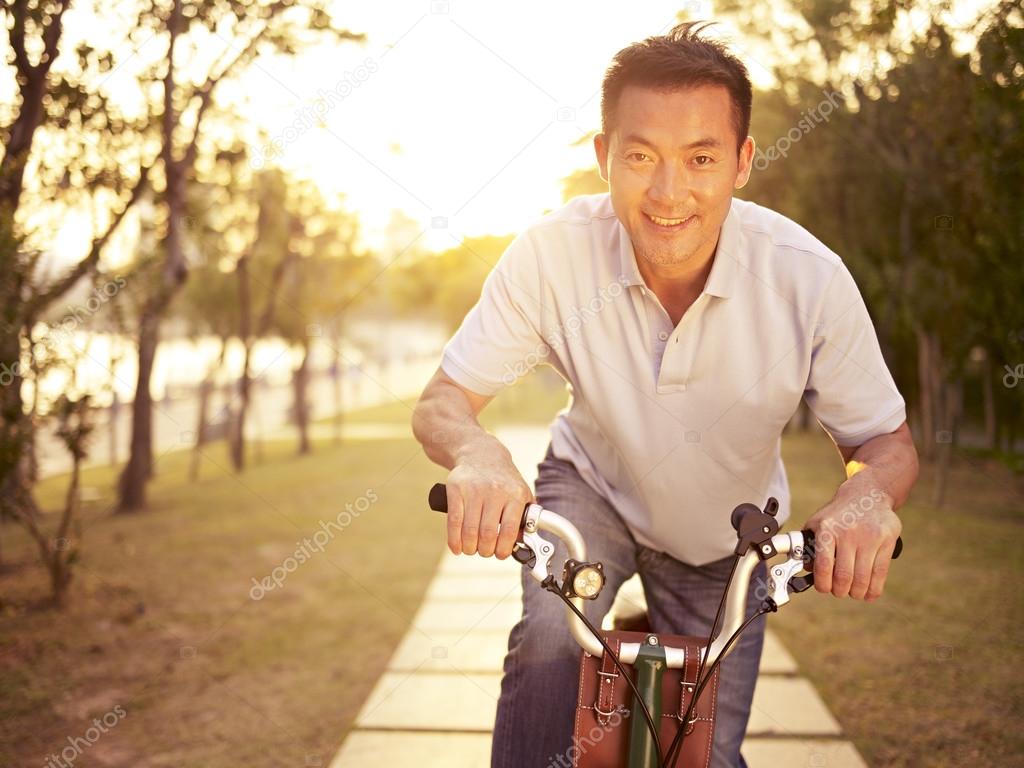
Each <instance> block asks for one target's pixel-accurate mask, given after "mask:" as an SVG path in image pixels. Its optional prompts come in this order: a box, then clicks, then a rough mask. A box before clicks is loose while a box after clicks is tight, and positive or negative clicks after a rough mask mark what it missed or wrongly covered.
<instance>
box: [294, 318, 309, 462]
mask: <svg viewBox="0 0 1024 768" xmlns="http://www.w3.org/2000/svg"><path fill="white" fill-rule="evenodd" d="M309 350H310V343H309V338H308V337H304V338H303V340H302V362H301V363H299V367H298V368H296V369H295V373H294V374H293V375H292V380H293V382H294V385H295V406H294V407H295V426H296V427H297V428H298V430H299V454H300V455H304V454H307V453H309V452H310V451H311V450H312V449H311V446H310V443H309V400H308V398H307V397H306V393H307V390H308V388H309Z"/></svg>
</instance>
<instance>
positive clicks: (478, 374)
mask: <svg viewBox="0 0 1024 768" xmlns="http://www.w3.org/2000/svg"><path fill="white" fill-rule="evenodd" d="M541 303H542V295H541V275H540V266H539V260H538V258H537V255H536V253H535V251H534V248H533V245H532V243H531V242H530V239H529V237H528V236H527V234H525V233H524V234H522V235H520V236H519V237H517V238H516V239H515V240H513V241H512V243H511V244H510V245H509V246H508V248H507V249H506V250H505V252H504V253H503V254H502V256H501V258H500V259H499V260H498V263H497V264H496V265H495V266H494V269H492V270H491V272H490V274H488V275H487V279H486V280H484V285H483V289H482V291H481V294H480V299H479V300H478V301H477V303H476V305H475V306H474V307H473V308H472V309H471V310H470V311H469V313H468V314H467V315H466V317H465V318H464V319H463V321H462V324H461V325H460V326H459V329H458V330H457V331H456V332H455V335H454V336H452V338H451V339H450V340H449V341H448V343H447V344H446V345H445V347H444V351H443V353H442V356H441V369H442V370H443V371H444V372H445V373H446V374H448V376H450V377H451V378H452V379H453V380H454V381H455V382H456V383H457V384H459V385H460V386H463V387H465V388H466V389H468V390H470V391H472V392H476V393H477V394H480V395H495V394H497V393H498V392H499V391H501V389H502V388H504V387H506V386H508V385H510V384H514V383H515V382H516V380H517V379H519V378H520V377H521V376H524V375H525V374H526V373H528V372H529V371H531V370H533V369H534V368H535V367H536V366H537V365H538V364H539V363H542V362H545V358H546V357H547V355H548V354H549V353H550V350H549V348H548V347H547V345H546V344H545V343H544V340H543V338H542V336H541V332H540V328H541V309H542V305H541Z"/></svg>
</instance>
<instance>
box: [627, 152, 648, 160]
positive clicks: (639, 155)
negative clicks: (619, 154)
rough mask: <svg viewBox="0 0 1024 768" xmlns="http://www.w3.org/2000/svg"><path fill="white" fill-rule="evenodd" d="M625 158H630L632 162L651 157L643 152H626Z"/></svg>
mask: <svg viewBox="0 0 1024 768" xmlns="http://www.w3.org/2000/svg"><path fill="white" fill-rule="evenodd" d="M626 159H627V160H632V161H633V162H636V163H642V162H644V161H645V160H650V159H651V158H650V156H649V155H647V154H645V153H644V152H630V153H628V154H627V155H626Z"/></svg>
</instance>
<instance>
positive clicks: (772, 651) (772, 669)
mask: <svg viewBox="0 0 1024 768" xmlns="http://www.w3.org/2000/svg"><path fill="white" fill-rule="evenodd" d="M798 671H799V670H798V669H797V666H796V660H795V659H794V658H793V656H792V655H791V654H790V652H789V651H787V650H786V648H785V646H784V645H783V644H782V642H781V641H780V640H779V638H778V636H777V635H776V634H775V633H774V632H772V631H771V630H770V629H769V630H766V631H765V633H764V649H763V650H762V651H761V674H762V675H763V674H772V675H795V674H797V672H798Z"/></svg>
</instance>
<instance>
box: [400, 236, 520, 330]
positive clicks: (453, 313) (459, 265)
mask: <svg viewBox="0 0 1024 768" xmlns="http://www.w3.org/2000/svg"><path fill="white" fill-rule="evenodd" d="M512 239H513V236H512V235H485V236H482V237H467V238H465V239H464V240H463V241H462V243H461V244H459V245H458V246H456V247H455V248H449V249H448V250H446V251H442V252H440V253H435V254H431V255H427V256H421V257H419V258H417V259H416V260H414V261H412V262H411V263H410V264H407V265H405V266H403V267H401V268H400V269H398V270H397V274H396V276H395V279H394V281H393V283H392V290H393V301H394V303H395V304H396V305H397V307H398V308H399V310H401V311H406V312H409V311H417V312H419V313H422V311H423V309H425V308H426V309H428V311H429V312H431V313H432V314H434V315H436V316H437V317H439V318H440V319H441V321H442V322H443V323H444V325H445V327H446V328H447V329H448V330H449V331H454V330H455V329H456V328H458V326H459V324H460V323H461V322H462V318H464V317H465V316H466V313H467V312H469V310H470V309H472V307H473V305H474V304H476V301H477V299H479V298H480V288H481V286H482V285H483V282H484V278H486V277H487V274H488V273H489V272H490V271H491V269H492V268H493V267H494V265H495V264H496V263H497V262H498V259H499V258H501V255H502V254H503V253H504V252H505V249H506V248H507V247H508V245H509V243H511V242H512Z"/></svg>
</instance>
